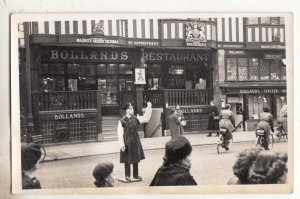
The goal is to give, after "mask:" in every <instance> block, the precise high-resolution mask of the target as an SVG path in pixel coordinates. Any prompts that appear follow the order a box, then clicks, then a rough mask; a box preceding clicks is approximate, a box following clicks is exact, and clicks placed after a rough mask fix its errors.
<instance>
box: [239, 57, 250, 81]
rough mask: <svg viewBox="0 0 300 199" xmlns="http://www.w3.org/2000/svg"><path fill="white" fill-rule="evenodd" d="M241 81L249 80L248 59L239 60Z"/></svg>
mask: <svg viewBox="0 0 300 199" xmlns="http://www.w3.org/2000/svg"><path fill="white" fill-rule="evenodd" d="M238 71H239V80H248V66H247V58H239V59H238Z"/></svg>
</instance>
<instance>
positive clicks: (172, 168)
mask: <svg viewBox="0 0 300 199" xmlns="http://www.w3.org/2000/svg"><path fill="white" fill-rule="evenodd" d="M191 152H192V146H191V144H190V142H189V141H188V140H187V139H186V138H185V137H184V136H178V137H176V138H174V139H171V140H170V141H169V142H167V144H166V147H165V157H164V163H163V165H162V166H161V167H160V168H159V169H158V171H157V172H156V174H155V176H154V178H153V180H152V182H151V183H150V186H183V185H197V183H196V181H195V180H194V178H193V176H191V174H190V171H189V170H190V168H191V162H190V154H191Z"/></svg>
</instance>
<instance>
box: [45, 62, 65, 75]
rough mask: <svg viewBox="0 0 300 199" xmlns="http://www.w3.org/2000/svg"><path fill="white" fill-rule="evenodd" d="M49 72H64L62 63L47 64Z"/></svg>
mask: <svg viewBox="0 0 300 199" xmlns="http://www.w3.org/2000/svg"><path fill="white" fill-rule="evenodd" d="M49 74H52V75H62V74H65V69H64V64H57V63H55V64H49Z"/></svg>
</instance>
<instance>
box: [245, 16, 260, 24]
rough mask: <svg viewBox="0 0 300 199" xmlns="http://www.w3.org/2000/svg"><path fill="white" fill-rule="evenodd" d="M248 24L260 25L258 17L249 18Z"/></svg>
mask: <svg viewBox="0 0 300 199" xmlns="http://www.w3.org/2000/svg"><path fill="white" fill-rule="evenodd" d="M247 24H248V25H253V24H258V17H248V18H247Z"/></svg>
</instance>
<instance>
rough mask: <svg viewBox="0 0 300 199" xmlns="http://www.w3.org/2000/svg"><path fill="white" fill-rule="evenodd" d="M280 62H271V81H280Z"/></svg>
mask: <svg viewBox="0 0 300 199" xmlns="http://www.w3.org/2000/svg"><path fill="white" fill-rule="evenodd" d="M279 63H280V62H279V60H271V64H270V72H271V80H280V68H281V67H280V66H279Z"/></svg>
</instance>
